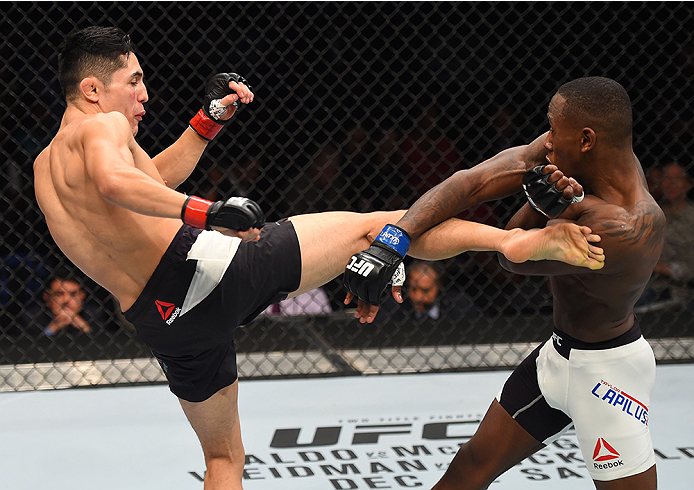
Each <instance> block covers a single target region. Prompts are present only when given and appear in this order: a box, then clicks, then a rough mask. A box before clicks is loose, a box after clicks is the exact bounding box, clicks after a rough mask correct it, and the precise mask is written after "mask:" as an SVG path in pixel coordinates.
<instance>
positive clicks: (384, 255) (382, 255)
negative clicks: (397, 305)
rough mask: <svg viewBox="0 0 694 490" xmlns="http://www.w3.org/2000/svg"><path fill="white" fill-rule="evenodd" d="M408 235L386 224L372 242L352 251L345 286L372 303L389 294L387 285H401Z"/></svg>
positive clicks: (360, 297) (403, 276) (346, 269)
mask: <svg viewBox="0 0 694 490" xmlns="http://www.w3.org/2000/svg"><path fill="white" fill-rule="evenodd" d="M410 241H411V240H410V236H409V235H408V234H407V232H406V231H405V230H403V229H402V228H399V227H397V226H395V225H386V226H385V227H384V228H383V230H381V233H380V234H379V235H378V237H376V239H375V240H374V241H373V242H372V243H371V246H370V247H369V248H367V249H366V250H364V251H362V252H359V253H358V254H356V255H353V256H352V258H351V259H350V261H349V264H347V267H346V268H345V274H344V279H343V281H344V286H345V288H346V289H347V291H349V292H350V293H352V294H354V295H355V296H357V297H358V298H359V299H360V300H362V301H364V302H366V303H369V304H371V305H376V306H378V305H380V304H381V303H382V302H383V301H385V299H386V298H387V297H388V286H390V285H394V286H402V285H403V284H404V282H405V267H404V266H403V264H402V261H403V259H404V258H405V255H407V250H408V249H409V248H410Z"/></svg>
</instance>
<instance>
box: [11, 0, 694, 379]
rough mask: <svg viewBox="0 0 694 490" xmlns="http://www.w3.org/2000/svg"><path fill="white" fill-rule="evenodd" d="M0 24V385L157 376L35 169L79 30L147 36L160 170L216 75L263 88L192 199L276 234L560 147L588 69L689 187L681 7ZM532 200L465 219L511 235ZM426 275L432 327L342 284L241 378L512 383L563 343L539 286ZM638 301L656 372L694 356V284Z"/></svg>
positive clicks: (280, 320)
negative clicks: (538, 145) (494, 159)
mask: <svg viewBox="0 0 694 490" xmlns="http://www.w3.org/2000/svg"><path fill="white" fill-rule="evenodd" d="M0 11H1V12H2V16H1V18H0V26H1V29H2V32H3V33H4V36H3V40H2V41H1V42H0V57H1V59H2V65H1V66H0V73H2V83H3V86H4V90H3V94H2V102H1V106H0V107H1V109H2V148H1V149H0V154H1V157H0V167H1V168H0V175H1V176H2V178H0V186H1V190H2V193H1V195H0V206H2V209H3V213H2V219H1V221H0V236H1V237H2V241H1V243H0V263H1V264H2V267H1V268H0V308H1V311H0V391H12V390H25V389H52V388H62V387H70V386H100V385H118V384H135V383H153V382H162V381H164V377H163V374H162V373H161V371H160V369H159V366H158V365H157V363H156V361H154V360H153V359H152V356H151V353H150V352H149V350H148V349H147V347H146V346H145V345H144V344H143V343H142V341H141V340H139V339H138V337H137V334H136V332H135V331H134V329H133V328H132V326H131V325H129V324H128V322H127V321H126V320H125V319H124V317H123V316H122V314H121V312H120V310H119V307H118V304H117V303H116V302H115V301H114V300H113V298H112V297H111V296H110V295H109V294H108V292H107V291H105V290H103V289H102V288H100V287H99V286H97V285H96V284H95V283H93V282H91V281H90V280H89V279H88V278H86V277H84V276H82V275H81V274H80V273H79V271H77V270H75V269H74V268H73V267H71V265H70V263H69V261H68V260H67V259H66V258H65V257H64V256H63V255H62V254H61V253H60V251H59V250H58V248H57V247H56V245H55V243H54V242H53V240H52V239H51V237H50V235H49V233H48V230H47V228H46V225H45V222H44V220H43V217H42V215H41V212H40V210H39V209H38V206H37V204H36V201H35V198H34V192H33V187H32V162H33V160H34V159H35V157H36V156H37V154H38V153H39V152H40V151H41V149H43V148H44V147H45V146H46V145H47V144H48V142H49V141H50V139H51V137H52V136H53V135H54V134H55V132H56V131H57V128H58V126H59V124H60V119H61V115H62V112H63V110H64V100H63V97H62V95H61V91H60V87H59V86H58V82H57V53H58V48H59V46H60V44H61V42H62V40H63V38H64V37H65V35H66V34H68V33H69V32H71V31H73V30H75V29H78V28H82V27H86V26H88V25H113V26H117V27H120V28H122V29H124V30H125V31H126V32H129V33H130V34H131V35H132V37H133V40H134V42H135V46H136V52H137V55H138V57H139V59H140V63H141V65H142V66H143V68H144V71H145V80H146V83H147V86H148V91H149V94H150V100H149V102H148V104H147V112H148V114H147V116H146V119H145V121H144V122H143V123H142V124H141V129H140V134H138V142H139V144H140V145H141V146H142V147H143V148H145V149H146V151H148V153H150V154H151V155H154V154H157V153H158V152H160V151H162V150H163V149H164V148H166V147H167V146H168V145H170V144H171V143H172V142H173V141H175V139H176V138H177V137H178V136H179V135H180V134H181V132H182V131H183V130H184V129H185V127H186V126H187V121H188V119H189V118H190V116H191V115H192V114H193V113H194V112H195V111H197V109H198V108H199V106H200V103H201V97H202V95H201V92H202V87H203V86H204V82H205V80H206V79H207V78H208V77H209V76H211V75H212V74H214V73H217V72H220V71H236V72H239V73H241V74H242V75H244V76H245V77H246V78H247V79H248V80H249V81H250V83H251V84H252V85H253V87H254V89H255V94H256V99H255V101H254V104H253V107H249V108H248V109H247V110H244V111H240V112H239V114H238V115H237V116H236V117H235V122H234V123H233V124H232V128H231V129H230V130H227V131H226V132H224V133H222V135H221V136H220V137H219V138H218V139H217V141H215V142H214V143H213V144H212V145H210V147H209V148H208V149H207V151H206V153H205V154H204V155H203V157H202V159H201V161H200V163H199V165H198V167H197V168H196V169H195V171H194V172H193V174H192V175H191V177H190V178H189V179H188V180H187V181H186V182H185V183H184V184H183V185H182V186H181V187H180V190H182V191H184V192H186V193H191V194H192V193H194V194H196V195H200V196H203V197H205V198H207V199H211V200H216V199H219V198H222V197H228V196H232V195H243V196H247V197H249V198H251V199H254V200H255V201H256V202H258V203H259V204H260V206H261V207H262V209H263V210H264V212H265V214H266V217H267V219H268V220H275V219H280V218H283V217H286V216H291V215H294V214H300V213H309V212H318V211H328V210H351V211H357V212H367V211H373V210H382V209H402V208H406V207H408V206H409V205H411V204H412V203H413V202H414V201H415V200H416V199H417V198H418V197H419V196H420V195H422V194H423V193H424V192H425V191H426V190H428V189H429V188H431V187H433V186H434V185H436V184H437V183H439V182H440V181H441V180H443V179H445V178H446V177H447V176H449V175H451V174H452V173H453V172H454V171H456V170H458V169H461V168H467V167H470V166H472V165H474V164H476V163H478V162H480V161H483V160H484V159H486V158H489V157H491V156H493V155H494V154H496V153H497V152H499V151H501V150H503V149H505V148H508V147H510V146H515V145H520V144H524V143H527V142H529V141H531V140H532V139H534V138H535V137H537V136H538V135H539V134H541V133H543V132H544V131H546V129H547V122H546V112H547V105H548V102H549V99H550V98H551V95H552V94H553V93H554V92H555V91H556V89H557V88H558V86H559V85H561V83H563V82H565V81H567V80H569V79H572V78H576V77H580V76H586V75H601V76H608V77H610V78H614V79H615V80H617V81H619V82H620V83H622V85H623V86H624V87H625V88H626V90H627V91H628V93H629V95H630V97H631V99H632V102H633V108H634V147H635V151H636V153H637V155H638V157H639V159H640V160H641V162H642V165H643V167H644V170H645V171H646V173H647V174H648V175H649V177H650V176H653V179H655V180H654V182H655V184H654V185H657V183H658V181H657V175H658V174H657V172H658V171H659V169H660V170H661V169H662V168H663V166H664V165H667V164H670V163H678V164H679V165H680V166H681V167H682V168H683V169H684V170H686V172H688V173H689V174H692V172H694V164H693V163H692V154H693V153H694V147H693V145H694V118H693V114H692V103H691V101H692V100H694V93H692V85H691V83H690V81H691V79H692V78H693V77H694V37H693V36H694V34H692V32H694V31H693V30H692V29H691V26H692V25H693V24H694V7H693V6H692V4H691V3H688V2H626V3H623V2H608V3H602V2H599V3H598V2H595V3H594V2H581V3H574V2H566V3H565V2H561V3H553V2H550V3H545V2H541V3H534V2H521V3H516V2H501V3H496V2H483V3H467V2H463V3H460V2H455V3H454V2H424V3H422V2H249V3H236V2H233V3H231V2H229V3H228V2H142V3H141V2H97V3H80V2H76V3H75V2H51V3H49V2H38V3H30V2H19V3H17V2H7V3H3V4H2V5H0ZM653 179H652V180H653ZM520 203H521V198H520V196H514V197H510V198H507V199H504V200H500V201H497V202H493V203H485V204H481V205H479V206H477V207H476V208H474V209H470V210H468V211H466V212H465V213H463V214H462V215H461V217H462V218H465V219H470V220H474V221H479V222H483V223H487V224H491V225H493V226H497V227H503V226H504V224H505V223H506V222H507V221H508V219H509V218H510V217H511V216H512V215H513V213H514V212H515V210H516V209H517V208H518V207H519V205H520ZM692 231H694V230H692ZM690 243H691V242H690ZM689 255H691V254H689ZM407 265H408V267H409V268H410V269H415V268H416V267H421V264H416V263H415V262H414V261H412V260H410V259H408V261H407ZM425 265H426V267H425V269H426V270H427V272H426V274H424V275H425V276H426V277H424V278H423V279H422V280H429V281H430V282H431V283H433V284H434V285H435V286H436V288H437V289H438V290H439V302H438V303H437V309H436V311H435V312H432V311H431V310H430V309H429V310H426V309H425V310H424V311H423V310H422V309H421V308H419V307H418V306H417V304H415V303H416V302H415V301H414V300H413V298H415V296H416V295H417V294H418V292H417V291H416V289H417V287H419V286H416V285H412V284H410V285H409V286H410V289H409V290H408V301H407V302H406V305H405V306H403V307H400V308H396V307H395V305H394V304H386V305H384V307H383V308H382V311H381V312H380V313H379V316H378V318H377V321H376V322H375V323H374V324H371V325H362V324H360V323H359V322H358V321H357V320H355V319H354V317H353V310H352V309H350V308H346V307H344V305H343V304H342V300H343V299H344V295H345V293H344V291H343V290H342V287H341V282H340V280H339V278H338V279H337V280H334V281H332V282H330V283H328V284H326V285H325V286H324V287H322V288H320V289H317V290H314V291H312V292H311V293H307V294H306V295H303V296H300V297H298V298H295V299H294V300H292V301H288V302H283V303H280V304H277V305H272V306H271V307H270V308H268V310H267V311H266V312H265V313H263V314H262V315H260V316H259V317H258V318H257V319H256V320H255V321H253V322H251V323H249V324H248V325H245V326H243V327H242V328H239V329H238V331H237V334H236V349H237V352H238V361H239V372H240V376H241V377H242V378H268V377H290V376H326V375H346V374H371V373H411V372H431V371H451V370H469V369H496V368H508V367H512V366H515V365H517V364H518V363H519V362H520V360H522V359H523V358H524V357H525V355H527V353H528V352H529V351H530V350H532V348H533V347H534V346H535V345H537V343H538V342H540V341H542V340H544V338H546V336H547V335H548V332H549V331H550V329H551V324H552V313H551V311H552V297H551V292H550V290H549V288H548V286H547V283H546V281H545V280H544V279H542V278H536V277H521V276H517V275H513V274H510V273H507V272H505V271H504V270H503V269H501V268H500V267H499V265H498V263H497V259H496V257H495V255H493V254H490V253H485V252H475V253H467V254H463V255H461V256H458V257H456V258H453V259H448V260H445V261H442V262H439V263H436V264H425ZM64 276H68V277H70V278H71V279H73V280H74V282H75V283H76V285H77V287H78V288H80V289H81V290H82V291H84V292H85V294H84V300H83V301H82V305H81V312H80V315H81V317H82V318H83V320H84V322H82V325H84V324H86V325H88V328H80V327H76V326H74V325H70V326H68V327H66V328H64V329H62V330H58V331H51V329H50V325H51V319H50V308H51V301H53V300H55V294H56V292H55V291H54V290H53V289H52V288H53V285H54V284H55V278H56V277H64ZM421 288H422V287H420V289H421ZM419 293H421V291H419ZM642 300H643V301H641V302H640V303H639V304H638V306H637V314H638V315H639V317H640V320H641V325H642V328H643V331H644V335H645V337H646V338H647V339H648V340H649V341H650V342H651V345H652V346H653V348H654V350H655V353H656V357H657V359H658V360H659V362H691V361H692V359H694V347H693V346H692V333H693V332H694V318H693V316H692V312H693V311H694V301H693V300H694V295H692V284H691V282H687V278H684V279H682V280H678V281H675V282H673V283H671V284H669V285H668V287H667V288H666V289H663V290H659V291H657V295H656V296H654V297H649V298H642ZM425 303H426V302H425Z"/></svg>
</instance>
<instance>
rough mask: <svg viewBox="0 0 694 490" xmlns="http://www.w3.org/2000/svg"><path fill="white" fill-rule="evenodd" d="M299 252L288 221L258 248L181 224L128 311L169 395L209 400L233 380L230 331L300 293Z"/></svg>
mask: <svg viewBox="0 0 694 490" xmlns="http://www.w3.org/2000/svg"><path fill="white" fill-rule="evenodd" d="M300 281H301V252H300V250H299V241H298V239H297V237H296V233H295V232H294V227H293V225H292V223H291V222H290V221H286V220H285V221H282V222H277V223H266V224H265V227H264V228H263V231H262V233H261V235H260V240H259V241H257V242H242V241H241V239H239V238H231V237H226V236H224V235H221V234H220V233H217V232H213V231H202V230H199V229H196V228H192V227H190V226H188V225H183V226H182V227H181V229H180V230H179V231H178V233H177V234H176V236H175V238H174V240H173V241H172V242H171V245H170V246H169V248H168V249H167V250H166V252H165V253H164V256H163V257H162V259H161V262H160V263H159V265H158V266H157V268H156V269H155V271H154V273H153V274H152V277H151V278H150V280H149V282H148V283H147V285H146V286H145V288H144V290H143V291H142V294H141V295H140V297H139V298H138V299H137V300H136V301H135V303H134V304H133V306H131V307H130V308H129V309H128V310H127V311H126V312H125V317H126V318H127V319H128V320H129V321H130V322H132V323H133V324H134V325H135V326H136V328H137V332H138V334H139V335H140V336H141V337H142V338H143V339H144V340H145V342H147V345H148V346H149V347H150V348H151V349H152V353H153V354H154V355H155V356H156V358H157V360H158V361H159V363H160V364H161V366H162V369H163V370H164V372H165V374H166V378H167V379H168V381H169V387H170V389H171V391H172V392H173V393H174V394H175V395H176V396H178V397H180V398H182V399H184V400H188V401H191V402H201V401H203V400H206V399H208V398H209V397H210V396H212V395H213V394H214V393H216V392H217V391H219V390H220V389H222V388H224V387H226V386H229V385H231V384H232V383H233V382H234V381H236V379H237V369H236V352H235V350H234V332H235V327H236V326H238V325H245V324H246V323H248V322H250V321H251V320H253V319H254V318H255V317H256V316H257V315H258V314H259V313H260V312H262V311H263V310H264V309H265V308H267V306H268V305H270V304H272V303H276V302H278V301H281V300H283V299H285V298H286V297H287V295H288V294H289V293H291V292H293V291H295V290H297V289H298V288H299V283H300Z"/></svg>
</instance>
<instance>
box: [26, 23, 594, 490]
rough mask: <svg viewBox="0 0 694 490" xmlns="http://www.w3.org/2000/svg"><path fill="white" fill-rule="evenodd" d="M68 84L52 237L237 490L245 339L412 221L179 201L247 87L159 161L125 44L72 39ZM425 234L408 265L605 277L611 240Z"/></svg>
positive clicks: (459, 227) (220, 100)
mask: <svg viewBox="0 0 694 490" xmlns="http://www.w3.org/2000/svg"><path fill="white" fill-rule="evenodd" d="M59 78H60V83H61V86H62V88H63V91H64V92H65V96H66V99H67V108H66V110H65V113H64V115H63V119H62V122H61V126H60V129H59V130H58V133H57V134H56V136H55V138H54V139H53V140H52V141H51V143H50V145H49V146H48V147H47V148H46V149H44V150H43V151H42V152H41V154H40V155H39V156H38V157H37V159H36V161H35V163H34V176H35V180H34V184H35V190H36V198H37V200H38V203H39V206H40V207H41V210H42V211H43V214H44V215H45V217H46V222H47V224H48V228H49V230H50V232H51V235H52V236H53V238H54V240H55V242H56V243H57V245H58V246H59V247H60V249H61V250H62V251H63V252H64V253H65V254H66V255H67V256H68V257H69V258H70V260H72V261H73V262H74V263H75V264H76V265H77V266H78V267H79V268H80V269H82V271H84V272H85V273H86V274H87V275H89V276H90V277H91V278H92V279H93V280H95V281H96V282H97V283H98V284H100V285H101V286H103V287H104V288H106V289H108V290H109V291H110V292H111V293H112V294H113V295H114V296H115V297H116V298H117V299H118V301H119V303H120V306H121V308H122V309H123V311H125V312H126V315H127V317H128V318H129V319H130V320H131V321H132V322H133V323H134V324H135V326H136V328H137V329H138V332H139V334H140V335H142V337H143V338H144V339H145V340H146V342H147V343H148V344H149V345H150V346H151V348H152V351H153V352H154V353H155V355H156V356H157V358H159V360H160V362H161V365H162V368H163V369H164V371H165V372H166V375H167V376H168V378H169V380H170V382H171V389H172V391H173V392H174V393H176V395H178V397H179V401H180V403H181V406H182V407H183V410H184V412H185V414H186V416H187V418H188V420H189V421H190V423H191V425H192V427H193V429H194V430H195V432H196V434H197V435H198V438H199V440H200V442H201V444H202V448H203V453H204V456H205V464H206V466H207V472H206V476H205V489H206V490H211V489H222V488H224V489H226V490H228V489H234V490H238V489H240V488H241V478H242V474H243V465H244V461H245V456H244V449H243V443H242V441H241V429H240V424H239V416H238V408H237V399H238V382H237V380H236V378H237V372H236V365H235V363H236V361H235V358H234V344H233V337H234V330H235V328H236V327H237V326H238V325H239V324H241V323H243V322H246V321H249V320H250V319H252V318H253V317H254V316H255V315H256V314H257V313H258V312H259V311H261V310H262V309H263V308H264V307H265V306H267V305H268V304H270V303H272V302H274V301H277V300H279V299H281V298H283V297H285V296H287V294H288V293H289V295H299V294H302V293H304V292H307V291H310V290H312V289H314V288H316V287H318V286H320V285H321V284H325V283H326V282H328V281H330V280H331V279H333V278H335V277H336V276H338V275H339V274H340V273H341V272H342V271H343V270H344V267H345V264H347V263H348V262H349V260H350V257H351V256H352V254H355V253H357V252H358V251H359V250H362V249H364V248H366V247H367V246H368V244H369V243H371V241H373V240H374V239H376V237H377V236H378V235H379V230H381V229H382V228H383V227H384V225H386V224H387V223H391V222H394V221H397V220H399V219H400V218H401V217H402V216H403V214H404V211H397V212H390V213H385V212H374V213H368V214H356V213H346V212H331V213H321V214H314V215H302V216H293V217H291V218H289V219H288V221H286V222H283V223H280V224H276V223H271V224H267V225H265V224H264V222H263V216H262V212H261V210H260V208H258V206H257V205H256V204H255V203H253V202H251V201H248V200H245V199H241V198H231V199H229V200H226V201H219V202H216V203H212V202H210V201H207V200H205V199H200V198H198V197H194V196H186V195H184V194H182V193H180V192H177V191H176V190H175V188H176V187H177V186H178V185H180V184H181V183H182V182H183V181H184V180H185V179H187V178H188V176H189V175H190V173H191V172H192V170H193V169H194V168H195V166H196V164H197V162H198V159H199V158H200V156H201V155H202V153H203V151H204V149H205V147H206V146H207V144H208V143H209V142H210V141H211V140H213V139H214V138H215V136H216V135H217V134H218V133H219V131H220V130H221V128H222V126H223V125H224V124H225V123H226V122H227V121H228V120H229V119H230V118H231V117H232V116H233V115H234V113H235V112H236V110H237V105H239V106H242V105H244V104H248V103H250V102H252V100H253V92H252V91H251V90H250V88H249V87H248V85H247V82H246V80H245V79H244V78H243V77H240V76H239V75H237V74H233V73H220V74H217V75H215V76H213V77H212V78H211V80H210V82H209V83H208V86H207V89H206V92H207V93H206V96H205V100H204V103H203V108H202V109H201V110H200V111H199V112H198V113H197V114H196V115H195V116H194V117H193V118H192V119H191V120H190V126H189V128H187V129H186V130H185V131H184V132H183V134H182V135H181V137H180V138H179V139H178V140H177V141H176V142H174V143H173V144H172V145H171V146H170V147H169V148H167V149H166V150H164V151H163V152H162V153H160V154H159V155H156V156H155V157H154V158H151V157H150V156H149V155H147V153H146V152H145V151H144V150H143V149H142V148H141V147H140V146H139V145H138V144H137V142H136V141H135V135H136V134H137V131H138V127H139V123H140V122H141V121H142V119H143V117H144V116H145V110H144V104H145V103H146V102H147V100H148V93H147V89H146V88H145V85H144V73H143V71H142V68H141V67H140V64H139V62H138V59H137V56H136V55H135V53H134V52H133V47H132V45H131V43H130V38H129V36H128V35H126V34H125V33H124V32H123V31H121V30H119V29H116V28H101V27H93V28H87V29H83V30H81V31H78V32H76V33H74V34H72V35H70V36H69V37H68V38H67V39H66V41H65V45H64V46H63V48H62V50H61V54H60V73H59ZM220 164H221V163H220ZM182 221H183V223H182ZM261 228H264V231H263V235H262V236H259V234H260V232H261ZM200 229H202V230H205V231H199V230H200ZM212 230H214V231H212ZM428 233H429V237H430V238H431V241H432V243H433V244H434V245H433V246H431V247H429V250H426V251H425V250H424V249H422V248H420V247H419V245H418V244H417V243H414V244H413V246H412V249H411V253H413V254H415V255H417V254H419V256H420V257H421V258H428V259H436V258H441V257H443V256H451V255H455V254H458V253H461V252H463V251H465V250H469V249H473V248H474V249H484V250H498V251H502V252H503V253H505V254H507V256H509V258H510V259H511V260H515V261H522V260H537V259H538V258H553V259H556V260H564V261H570V262H571V263H576V264H579V265H582V266H584V267H592V268H599V267H602V264H603V262H604V256H603V255H602V250H601V249H599V248H597V247H595V246H592V245H589V244H588V241H587V239H588V238H590V239H591V241H593V240H596V239H597V238H598V237H596V236H594V235H592V234H591V232H590V230H589V229H588V228H585V227H579V226H577V225H568V224H567V225H565V226H558V227H554V229H551V230H540V231H532V232H531V231H524V230H511V231H506V230H499V229H496V228H491V227H488V226H484V225H480V224H478V223H470V222H465V221H460V220H452V221H447V222H446V223H443V224H442V225H441V226H439V227H436V228H434V229H432V230H430V231H429V232H428ZM425 236H426V235H425ZM351 265H352V267H354V268H356V269H357V270H359V267H361V266H362V265H363V264H356V263H353V264H351ZM394 294H395V295H396V298H397V299H398V300H399V301H402V297H401V295H400V293H399V291H396V292H395V293H394Z"/></svg>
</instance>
